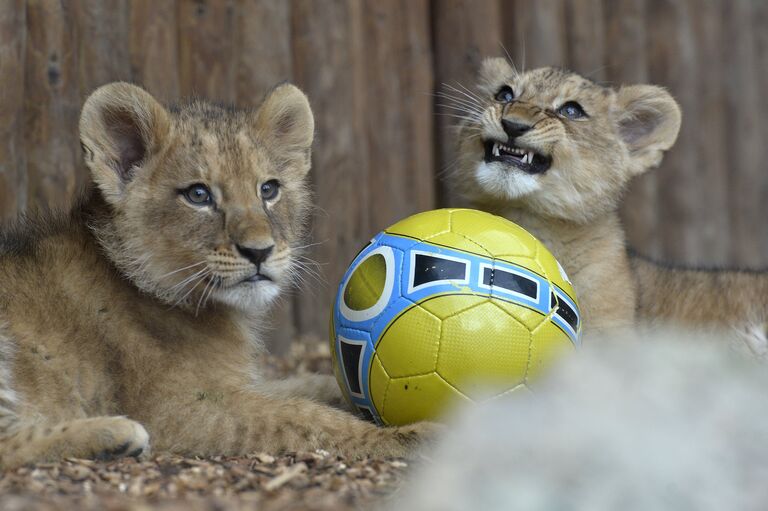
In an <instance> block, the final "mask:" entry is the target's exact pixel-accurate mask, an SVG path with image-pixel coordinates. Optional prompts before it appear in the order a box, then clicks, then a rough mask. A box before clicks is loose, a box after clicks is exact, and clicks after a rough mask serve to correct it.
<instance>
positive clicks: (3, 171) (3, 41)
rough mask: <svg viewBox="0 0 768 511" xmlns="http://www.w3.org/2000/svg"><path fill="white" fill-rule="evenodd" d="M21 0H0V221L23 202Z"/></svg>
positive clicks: (23, 29) (23, 23) (23, 31)
mask: <svg viewBox="0 0 768 511" xmlns="http://www.w3.org/2000/svg"><path fill="white" fill-rule="evenodd" d="M25 42H26V9H25V6H24V2H23V0H14V1H9V2H4V3H2V4H0V221H2V220H3V219H6V218H11V217H13V216H15V215H16V213H17V212H19V211H22V210H23V209H24V207H25V203H26V198H27V194H26V181H25V178H26V168H25V154H24V131H23V129H24V126H23V121H24V58H25V51H24V45H25Z"/></svg>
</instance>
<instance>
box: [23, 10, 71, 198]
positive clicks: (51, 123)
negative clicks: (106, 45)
mask: <svg viewBox="0 0 768 511" xmlns="http://www.w3.org/2000/svg"><path fill="white" fill-rule="evenodd" d="M72 7H73V4H71V3H66V2H65V3H59V2H48V1H46V0H29V1H28V2H27V43H26V62H25V73H24V83H25V86H24V88H25V91H24V96H25V97H24V151H25V153H26V160H27V175H28V179H29V188H28V196H29V205H30V207H41V206H42V207H66V206H68V205H69V203H70V201H71V200H72V198H73V197H74V195H75V194H76V191H77V190H78V188H79V187H80V186H81V185H82V184H83V181H82V180H83V176H84V175H85V174H84V173H83V172H82V171H78V169H79V168H80V144H79V137H78V134H77V121H78V116H79V111H80V86H79V81H78V51H77V50H78V41H79V40H78V32H77V13H76V12H75V11H74V10H73V9H72Z"/></svg>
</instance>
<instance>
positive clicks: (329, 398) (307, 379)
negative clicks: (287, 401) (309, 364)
mask: <svg viewBox="0 0 768 511" xmlns="http://www.w3.org/2000/svg"><path fill="white" fill-rule="evenodd" d="M257 388H258V391H259V392H260V393H261V394H264V395H267V396H275V397H284V398H288V397H303V398H306V399H311V400H313V401H317V402H318V403H325V404H327V405H331V406H333V407H336V408H341V409H343V410H351V408H350V406H349V404H348V403H347V400H346V399H344V395H343V394H342V393H341V389H340V388H339V384H338V383H337V382H336V378H335V377H333V376H331V375H329V374H314V373H312V374H301V375H298V376H291V377H290V378H285V379H281V380H267V381H262V382H259V383H258V384H257Z"/></svg>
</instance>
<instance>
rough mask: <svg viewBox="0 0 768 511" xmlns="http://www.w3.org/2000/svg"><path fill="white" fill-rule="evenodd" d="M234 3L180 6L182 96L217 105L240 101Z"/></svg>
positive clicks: (208, 0)
mask: <svg viewBox="0 0 768 511" xmlns="http://www.w3.org/2000/svg"><path fill="white" fill-rule="evenodd" d="M235 18H236V5H235V2H234V0H217V1H213V0H195V1H191V0H181V1H180V2H179V14H178V23H179V61H180V62H179V66H180V79H181V93H182V95H183V96H185V97H189V96H194V95H199V96H201V97H204V98H207V99H209V100H213V101H222V102H225V103H234V102H235V99H236V86H235V82H236V69H235V63H236V62H237V58H236V57H235V52H236V51H237V47H236V45H235V32H236V31H235V28H236V23H235Z"/></svg>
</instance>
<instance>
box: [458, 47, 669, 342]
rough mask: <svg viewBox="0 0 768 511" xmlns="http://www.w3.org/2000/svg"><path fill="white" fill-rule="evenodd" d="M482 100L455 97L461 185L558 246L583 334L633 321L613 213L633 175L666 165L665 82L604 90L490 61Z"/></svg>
mask: <svg viewBox="0 0 768 511" xmlns="http://www.w3.org/2000/svg"><path fill="white" fill-rule="evenodd" d="M478 89H479V91H480V93H479V95H470V94H466V95H463V96H461V97H460V98H458V97H457V98H456V101H457V107H459V108H463V109H464V110H465V111H466V112H465V113H466V116H465V118H464V120H463V121H462V123H461V125H460V127H459V130H460V131H459V159H458V164H457V166H456V170H455V171H454V173H453V176H452V177H453V182H454V183H455V185H456V186H457V188H458V190H459V191H460V192H462V193H463V194H464V195H465V196H466V197H468V198H469V199H470V200H472V201H473V203H474V204H475V206H476V207H478V208H480V209H486V210H490V211H492V212H494V213H496V214H500V215H503V216H506V217H508V218H510V219H511V220H513V221H515V222H517V223H519V224H520V225H522V226H523V227H525V228H526V229H528V230H530V231H531V232H532V233H533V234H534V235H535V236H537V237H538V238H539V239H540V240H541V241H542V242H543V243H544V244H545V245H547V246H548V247H549V249H550V250H551V251H552V252H553V253H554V255H555V256H556V257H557V259H558V260H559V261H560V263H561V264H562V265H563V266H564V267H565V270H566V272H567V273H568V274H569V275H570V277H571V278H572V280H573V283H574V286H575V288H576V290H577V292H578V293H579V300H580V305H581V308H582V312H583V318H584V325H585V328H586V329H588V330H587V331H590V332H594V331H599V330H607V329H608V330H610V329H614V328H624V327H629V326H632V325H633V323H634V320H635V308H636V305H637V303H636V283H635V279H634V276H633V274H632V270H631V266H630V260H629V257H628V255H627V252H626V249H625V236H624V231H623V229H622V227H621V223H620V221H619V215H618V212H617V209H618V205H619V201H620V199H621V195H622V192H623V191H624V188H625V187H626V185H627V183H628V182H629V180H630V179H632V177H634V176H636V175H638V174H640V173H642V172H645V171H646V170H647V169H648V168H650V167H654V166H656V165H658V164H659V162H660V161H661V157H662V153H663V152H664V151H665V150H667V149H669V148H670V147H671V146H672V144H673V143H674V142H675V139H676V138H677V133H678V130H679V128H680V109H679V107H678V106H677V103H676V102H675V100H674V99H672V97H671V96H670V95H669V94H668V93H667V92H666V91H665V90H664V89H662V88H660V87H655V86H652V85H633V86H628V87H622V88H620V89H618V90H613V89H611V88H607V87H602V86H600V85H598V84H596V83H594V82H592V81H590V80H587V79H586V78H582V77H581V76H579V75H577V74H574V73H569V72H566V71H562V70H559V69H551V68H542V69H535V70H532V71H528V72H525V73H518V72H517V71H516V70H515V69H513V68H512V66H510V65H509V64H508V63H507V61H506V60H504V59H488V60H486V61H485V62H484V63H483V65H482V69H481V71H480V83H479V85H478Z"/></svg>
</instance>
